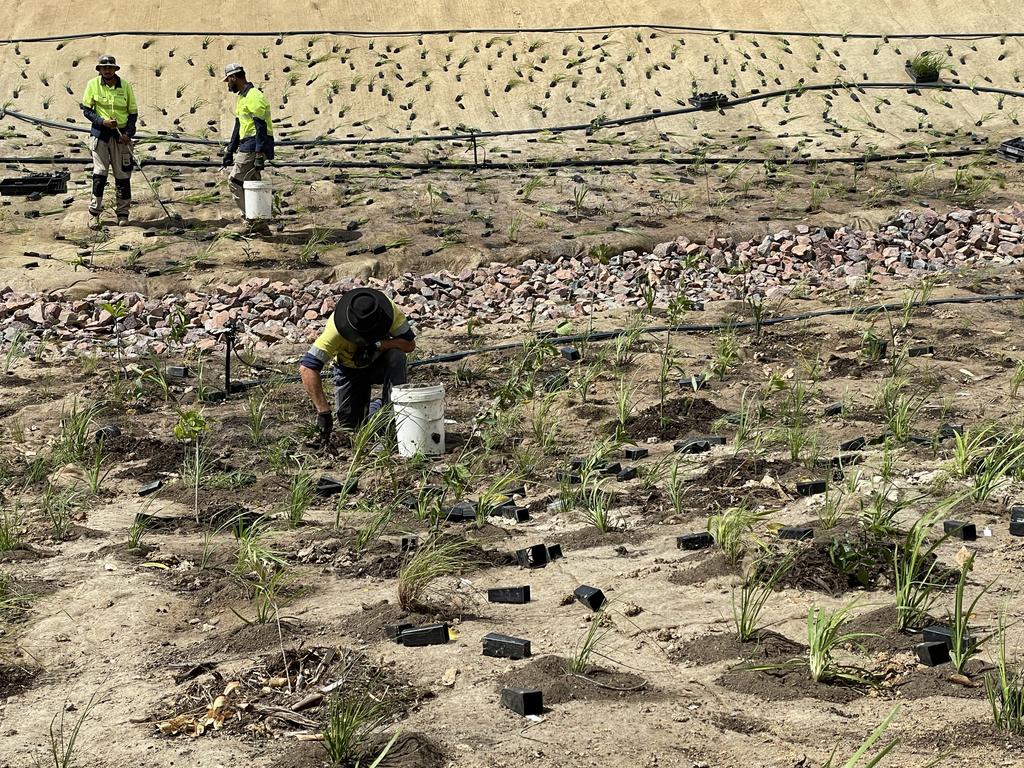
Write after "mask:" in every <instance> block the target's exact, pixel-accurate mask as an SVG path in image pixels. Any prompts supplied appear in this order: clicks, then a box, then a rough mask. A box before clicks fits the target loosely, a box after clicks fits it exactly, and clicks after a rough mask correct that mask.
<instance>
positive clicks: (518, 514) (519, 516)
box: [491, 505, 530, 523]
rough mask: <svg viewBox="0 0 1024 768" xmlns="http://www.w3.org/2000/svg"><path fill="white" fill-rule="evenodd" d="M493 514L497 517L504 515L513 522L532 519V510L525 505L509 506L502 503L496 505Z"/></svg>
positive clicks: (523, 521)
mask: <svg viewBox="0 0 1024 768" xmlns="http://www.w3.org/2000/svg"><path fill="white" fill-rule="evenodd" d="M491 514H492V515H494V516H495V517H503V518H505V519H506V520H511V521H512V522H513V523H525V522H527V521H528V520H529V519H530V510H528V509H526V508H525V507H516V506H511V507H507V506H504V505H502V506H500V507H496V508H495V509H494V511H493V512H491Z"/></svg>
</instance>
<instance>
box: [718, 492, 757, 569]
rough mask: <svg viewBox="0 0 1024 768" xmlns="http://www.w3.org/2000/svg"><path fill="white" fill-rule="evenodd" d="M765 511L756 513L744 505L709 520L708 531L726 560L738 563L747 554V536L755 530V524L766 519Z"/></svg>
mask: <svg viewBox="0 0 1024 768" xmlns="http://www.w3.org/2000/svg"><path fill="white" fill-rule="evenodd" d="M766 515H767V512H765V511H754V510H750V509H748V508H747V507H746V506H744V505H740V506H738V507H731V508H729V509H727V510H725V511H724V512H722V513H720V514H717V515H712V516H711V517H710V519H709V520H708V531H710V533H711V536H712V537H713V538H714V540H715V546H717V547H718V548H719V549H720V550H721V551H722V554H723V555H725V557H726V559H727V560H729V562H731V563H738V562H739V561H740V560H741V559H742V558H743V555H745V554H746V552H747V534H749V533H750V532H752V531H753V530H754V524H755V523H757V522H758V521H760V520H762V519H764V517H765V516H766Z"/></svg>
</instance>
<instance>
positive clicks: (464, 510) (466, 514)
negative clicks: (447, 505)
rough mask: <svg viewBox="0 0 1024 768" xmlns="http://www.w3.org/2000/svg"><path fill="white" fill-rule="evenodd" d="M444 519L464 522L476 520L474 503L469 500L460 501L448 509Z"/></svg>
mask: <svg viewBox="0 0 1024 768" xmlns="http://www.w3.org/2000/svg"><path fill="white" fill-rule="evenodd" d="M445 519H446V520H449V521H450V522H453V523H465V522H468V521H470V520H476V505H475V504H473V503H472V502H469V501H460V502H459V503H458V504H456V505H455V506H453V507H452V508H451V509H449V510H448V514H447V515H445Z"/></svg>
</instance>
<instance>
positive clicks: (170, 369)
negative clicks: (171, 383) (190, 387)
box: [167, 365, 188, 381]
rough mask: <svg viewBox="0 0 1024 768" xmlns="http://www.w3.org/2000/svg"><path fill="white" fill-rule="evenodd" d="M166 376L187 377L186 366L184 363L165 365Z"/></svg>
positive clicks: (171, 377) (179, 378)
mask: <svg viewBox="0 0 1024 768" xmlns="http://www.w3.org/2000/svg"><path fill="white" fill-rule="evenodd" d="M167 378H169V379H178V380H179V381H180V380H181V379H187V378H188V368H187V367H185V366H184V365H168V366H167Z"/></svg>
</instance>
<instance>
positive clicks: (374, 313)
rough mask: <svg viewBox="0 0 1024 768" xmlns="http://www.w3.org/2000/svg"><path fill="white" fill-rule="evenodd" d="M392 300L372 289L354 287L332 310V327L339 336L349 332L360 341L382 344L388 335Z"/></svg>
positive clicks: (391, 320)
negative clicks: (333, 326)
mask: <svg viewBox="0 0 1024 768" xmlns="http://www.w3.org/2000/svg"><path fill="white" fill-rule="evenodd" d="M393 321H394V312H392V310H391V300H390V299H388V297H387V296H385V295H384V294H383V293H381V292H380V291H378V290H375V289H373V288H353V289H352V290H351V291H348V292H347V293H346V294H345V295H344V296H342V297H341V301H340V302H339V303H338V306H337V307H336V308H335V310H334V324H335V326H337V328H338V332H339V333H340V334H341V335H342V336H349V335H350V334H348V333H346V330H348V331H351V332H352V333H353V334H354V335H356V336H358V337H359V338H360V339H362V340H363V341H367V342H371V343H373V342H377V341H383V340H384V339H386V338H387V337H388V334H389V333H390V332H391V323H392V322H393Z"/></svg>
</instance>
